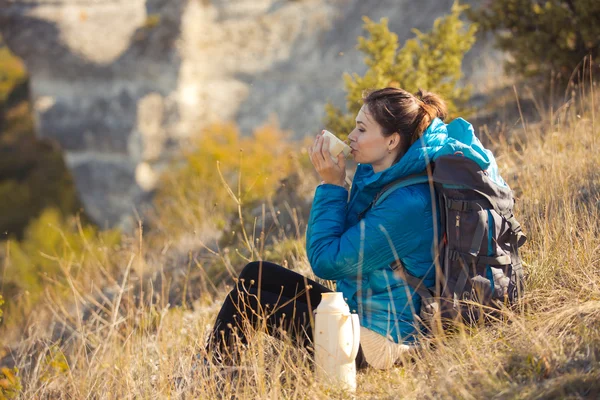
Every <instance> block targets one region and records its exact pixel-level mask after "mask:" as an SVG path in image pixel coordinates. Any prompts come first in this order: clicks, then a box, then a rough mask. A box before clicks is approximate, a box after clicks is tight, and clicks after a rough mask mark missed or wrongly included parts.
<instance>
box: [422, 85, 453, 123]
mask: <svg viewBox="0 0 600 400" xmlns="http://www.w3.org/2000/svg"><path fill="white" fill-rule="evenodd" d="M415 97H416V98H417V99H419V100H420V101H421V103H422V104H421V108H422V109H423V111H424V112H425V113H426V114H427V115H428V116H429V117H430V120H433V119H434V118H439V119H441V120H444V119H446V117H447V116H448V107H447V106H446V102H445V101H444V100H442V98H441V97H440V96H438V95H437V94H435V93H431V92H427V91H424V90H422V89H419V91H418V92H417V93H416V94H415Z"/></svg>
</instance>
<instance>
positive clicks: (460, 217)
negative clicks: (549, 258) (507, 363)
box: [363, 155, 526, 328]
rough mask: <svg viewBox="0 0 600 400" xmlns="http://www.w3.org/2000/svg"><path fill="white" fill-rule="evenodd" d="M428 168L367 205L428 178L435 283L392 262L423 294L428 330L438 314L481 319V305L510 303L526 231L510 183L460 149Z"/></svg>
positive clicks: (519, 282) (518, 291)
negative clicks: (435, 233)
mask: <svg viewBox="0 0 600 400" xmlns="http://www.w3.org/2000/svg"><path fill="white" fill-rule="evenodd" d="M430 166H431V170H430V171H424V172H423V173H420V174H416V175H411V176H409V177H405V178H402V179H400V180H397V181H394V182H391V183H390V184H388V185H386V186H385V187H384V188H383V189H382V190H381V191H380V192H379V193H378V194H377V195H376V196H375V198H374V199H373V201H372V202H371V205H370V206H369V208H368V209H370V208H371V207H373V206H375V205H377V204H378V203H380V202H381V201H383V199H385V198H386V197H387V196H389V195H390V194H391V193H392V192H393V191H394V190H395V189H398V188H400V187H406V186H409V185H414V184H417V183H426V182H429V183H430V186H431V187H432V188H434V191H435V196H436V198H437V206H438V207H439V217H440V226H441V232H440V235H439V237H441V239H439V240H437V241H436V242H435V251H434V255H435V256H434V260H435V261H436V262H435V264H436V269H437V271H436V286H435V287H426V286H425V285H424V284H423V282H422V280H421V279H420V278H418V277H415V276H413V275H411V274H410V273H409V272H408V271H407V270H406V268H404V266H403V265H402V260H396V261H394V262H393V263H392V264H391V267H392V269H394V270H395V271H396V272H397V273H398V274H399V276H400V277H401V278H402V279H403V280H404V281H405V282H407V283H408V284H409V285H410V286H411V287H412V288H413V289H414V290H415V291H416V292H417V293H418V294H419V295H420V296H421V299H422V305H421V313H420V318H421V320H422V322H423V323H424V325H425V326H426V327H429V328H432V322H433V317H434V316H435V315H436V314H437V313H439V314H438V315H439V316H440V317H441V321H448V320H462V321H463V322H465V323H474V322H480V321H481V320H482V318H484V316H485V315H486V311H488V310H493V309H495V308H496V309H497V308H498V307H499V306H500V304H501V303H502V304H505V305H510V304H513V303H514V302H515V301H517V300H518V299H519V298H521V296H522V295H523V290H524V285H523V266H522V261H521V257H520V256H519V247H521V246H522V245H523V244H524V243H525V241H526V236H525V235H524V233H523V232H522V229H521V225H520V224H519V222H518V221H517V220H516V219H515V217H514V215H513V206H514V203H515V201H514V197H513V194H512V191H511V190H510V188H509V187H508V186H507V185H506V186H501V185H499V184H497V183H495V182H494V181H493V180H492V179H491V178H490V177H489V175H488V172H487V171H484V170H482V169H481V168H480V167H479V165H478V164H477V163H476V162H475V161H473V160H470V159H468V158H466V157H462V156H461V155H447V156H442V157H439V158H438V159H436V161H435V163H431V164H430ZM434 204H435V203H434ZM368 209H367V210H368ZM367 210H365V212H366V211H367ZM363 215H364V214H363ZM434 215H436V213H435V210H434ZM434 220H435V219H434Z"/></svg>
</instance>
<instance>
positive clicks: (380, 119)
mask: <svg viewBox="0 0 600 400" xmlns="http://www.w3.org/2000/svg"><path fill="white" fill-rule="evenodd" d="M363 103H364V104H365V105H366V106H367V107H369V114H371V115H372V116H373V118H375V121H376V122H377V123H378V124H379V125H381V127H382V128H383V132H382V133H383V135H384V136H390V135H392V134H393V133H394V132H398V133H399V134H400V136H401V137H402V138H403V140H402V141H401V146H403V147H404V148H401V149H400V152H399V154H398V159H399V158H400V157H401V156H402V154H404V153H405V152H406V151H407V150H408V148H409V147H410V146H411V145H412V144H413V143H414V142H416V141H417V140H419V138H420V137H421V135H422V134H423V132H425V130H426V129H427V127H428V126H429V124H431V121H433V120H434V119H435V118H436V117H437V118H440V119H442V120H444V118H446V116H447V114H448V111H447V107H446V103H445V102H444V100H442V98H441V97H440V96H438V95H437V94H435V93H430V92H425V91H422V90H419V91H418V92H417V94H416V95H413V94H411V93H409V92H407V91H406V90H404V89H398V88H392V87H387V88H384V89H379V90H374V91H371V92H367V93H365V94H364V95H363ZM406 139H408V140H406ZM398 159H396V161H398Z"/></svg>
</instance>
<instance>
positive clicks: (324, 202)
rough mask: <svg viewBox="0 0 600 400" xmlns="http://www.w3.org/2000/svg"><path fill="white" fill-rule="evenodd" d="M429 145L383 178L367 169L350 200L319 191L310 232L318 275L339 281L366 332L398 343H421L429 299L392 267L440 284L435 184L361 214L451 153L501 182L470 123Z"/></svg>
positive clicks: (446, 130) (445, 131) (438, 130)
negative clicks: (419, 319) (421, 319)
mask: <svg viewBox="0 0 600 400" xmlns="http://www.w3.org/2000/svg"><path fill="white" fill-rule="evenodd" d="M422 138H423V140H419V141H417V142H416V143H414V144H413V145H412V146H411V147H410V148H409V150H408V151H407V152H406V154H405V155H404V156H403V157H402V158H401V159H400V161H398V162H397V163H396V164H394V165H392V166H391V167H389V168H387V169H385V170H383V171H380V172H378V173H375V172H374V171H373V168H372V167H371V165H369V164H359V165H358V166H357V169H356V172H355V174H354V179H353V182H352V189H351V192H350V196H348V191H347V190H346V189H345V188H343V187H341V186H336V185H329V184H323V185H320V186H318V187H317V189H316V192H315V196H314V200H313V205H312V209H311V213H310V218H309V222H308V229H307V233H306V247H307V255H308V259H309V262H310V265H311V267H312V269H313V271H314V273H315V275H317V276H318V277H320V278H323V279H331V280H336V281H337V290H338V291H340V292H342V293H343V294H344V298H345V299H346V302H347V303H348V305H349V307H350V309H351V310H352V311H353V312H356V313H358V315H359V319H360V322H361V325H362V326H364V327H366V328H369V329H371V330H373V331H375V332H378V333H380V334H381V335H384V336H386V337H388V338H390V339H392V340H394V341H395V342H397V343H400V342H410V341H412V340H414V337H415V336H414V334H415V333H416V330H417V329H418V327H417V326H416V324H415V320H414V318H413V315H415V314H418V313H419V310H420V307H421V300H420V297H419V296H418V295H417V294H416V293H414V291H413V289H412V288H411V287H410V286H409V285H408V284H406V283H405V282H404V281H403V280H402V279H400V278H399V277H398V276H397V275H396V274H395V273H394V271H393V270H392V268H391V267H390V264H391V263H392V262H393V261H394V260H396V259H397V258H399V259H400V260H401V261H402V263H403V265H404V267H405V268H406V269H407V270H408V271H409V272H410V273H411V274H412V275H414V276H417V277H420V278H424V280H425V284H427V285H433V284H434V282H435V266H434V263H433V239H434V229H433V222H434V218H433V214H432V203H431V201H432V196H431V193H430V189H429V185H428V184H416V185H412V186H407V187H404V188H399V189H396V190H394V191H393V192H392V193H391V194H390V195H389V196H388V197H386V198H385V199H384V200H383V201H381V202H380V203H379V204H378V205H377V206H375V207H373V208H372V209H370V210H369V211H368V212H367V213H366V214H365V215H364V217H363V218H362V219H361V220H359V214H360V213H361V212H362V211H364V210H365V209H366V208H367V207H368V206H369V204H370V203H371V201H372V200H373V198H374V197H375V195H377V193H379V192H380V191H381V189H382V188H383V187H384V186H385V185H387V184H388V183H390V182H392V181H394V180H397V179H400V178H402V177H405V176H408V175H411V174H415V173H419V172H422V171H424V170H425V169H426V166H427V163H429V162H430V161H435V159H436V158H437V157H440V156H442V155H446V154H461V155H463V156H465V157H468V158H470V159H473V160H474V161H476V162H477V163H478V164H479V165H480V166H481V167H482V168H483V169H487V170H488V171H489V175H490V176H491V177H492V178H494V179H496V180H500V181H501V178H500V176H499V175H498V173H497V167H496V163H495V161H494V159H493V156H492V155H491V153H490V152H489V151H488V150H486V149H484V148H483V146H482V145H481V143H480V142H479V140H478V139H477V138H476V137H475V135H474V132H473V128H472V126H471V125H470V124H469V123H468V122H466V121H465V120H463V119H461V118H458V119H455V120H454V121H452V122H451V123H450V124H448V125H446V124H444V123H443V122H442V121H441V120H439V119H435V120H434V121H433V122H432V123H431V125H430V126H429V127H428V128H427V130H426V131H425V132H424V133H423V136H422ZM435 220H436V221H439V218H436V219H435ZM438 232H439V229H438Z"/></svg>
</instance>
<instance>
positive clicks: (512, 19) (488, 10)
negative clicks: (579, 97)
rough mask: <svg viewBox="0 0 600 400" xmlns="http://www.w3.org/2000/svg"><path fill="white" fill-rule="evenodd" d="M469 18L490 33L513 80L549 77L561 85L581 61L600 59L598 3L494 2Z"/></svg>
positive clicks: (589, 0)
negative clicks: (501, 51) (516, 76)
mask: <svg viewBox="0 0 600 400" xmlns="http://www.w3.org/2000/svg"><path fill="white" fill-rule="evenodd" d="M470 18H471V19H472V20H473V21H475V22H476V23H478V24H479V25H480V27H481V28H482V30H483V31H484V32H494V33H495V37H496V43H497V46H498V47H499V48H500V49H501V50H504V51H506V52H508V53H509V54H510V55H511V56H512V57H511V59H509V60H508V61H506V68H507V71H508V72H511V73H514V74H516V75H518V76H522V77H525V78H537V79H539V80H542V81H543V82H544V83H550V82H551V78H552V74H553V73H554V74H556V75H555V80H556V81H557V83H561V82H562V83H563V84H565V83H566V82H567V80H568V79H569V77H570V76H571V74H572V73H573V72H574V71H575V70H576V69H577V66H578V65H579V64H580V63H581V62H582V60H583V59H584V57H586V56H588V55H591V56H592V58H593V60H595V61H596V65H598V61H600V59H599V58H600V1H598V0H494V1H487V2H486V3H485V5H483V6H481V7H480V8H479V9H477V10H473V11H471V12H470ZM587 67H588V68H589V64H588V66H587ZM595 70H596V72H597V70H598V68H597V67H596V69H595ZM588 73H589V72H588Z"/></svg>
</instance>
